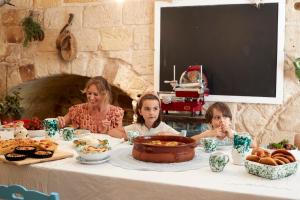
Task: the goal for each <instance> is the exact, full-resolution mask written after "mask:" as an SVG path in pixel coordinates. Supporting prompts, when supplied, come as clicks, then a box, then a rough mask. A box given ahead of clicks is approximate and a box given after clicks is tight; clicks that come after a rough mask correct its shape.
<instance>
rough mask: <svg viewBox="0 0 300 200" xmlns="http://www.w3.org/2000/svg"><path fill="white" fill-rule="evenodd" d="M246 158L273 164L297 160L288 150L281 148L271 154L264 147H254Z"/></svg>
mask: <svg viewBox="0 0 300 200" xmlns="http://www.w3.org/2000/svg"><path fill="white" fill-rule="evenodd" d="M246 160H249V161H253V162H258V163H262V164H265V165H272V166H277V165H284V164H289V163H292V162H295V161H296V159H295V157H294V156H293V154H291V153H290V152H288V151H287V150H284V149H279V150H276V151H274V152H273V153H272V154H270V153H269V152H268V151H266V150H264V149H262V148H256V149H253V150H252V152H251V155H248V156H247V157H246Z"/></svg>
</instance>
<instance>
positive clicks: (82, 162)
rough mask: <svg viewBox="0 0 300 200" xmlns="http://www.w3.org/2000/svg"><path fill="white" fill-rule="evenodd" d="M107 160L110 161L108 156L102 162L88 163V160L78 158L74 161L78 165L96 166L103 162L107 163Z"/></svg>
mask: <svg viewBox="0 0 300 200" xmlns="http://www.w3.org/2000/svg"><path fill="white" fill-rule="evenodd" d="M109 159H110V156H107V157H105V158H104V159H102V160H95V161H89V160H85V159H83V158H81V157H80V156H77V157H76V160H77V161H78V162H79V163H81V164H86V165H97V164H101V163H105V162H107V161H109Z"/></svg>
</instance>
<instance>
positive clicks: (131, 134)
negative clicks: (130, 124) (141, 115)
mask: <svg viewBox="0 0 300 200" xmlns="http://www.w3.org/2000/svg"><path fill="white" fill-rule="evenodd" d="M139 135H140V133H139V132H138V131H128V132H127V138H128V142H129V144H133V140H134V138H136V137H137V136H139Z"/></svg>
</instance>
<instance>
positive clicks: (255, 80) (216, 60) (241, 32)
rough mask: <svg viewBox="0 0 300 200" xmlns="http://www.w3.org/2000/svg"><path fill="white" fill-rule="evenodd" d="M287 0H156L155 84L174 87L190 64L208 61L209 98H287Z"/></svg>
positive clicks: (166, 88)
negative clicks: (284, 91)
mask: <svg viewBox="0 0 300 200" xmlns="http://www.w3.org/2000/svg"><path fill="white" fill-rule="evenodd" d="M284 26H285V1H284V0H262V1H261V3H260V4H259V5H256V4H254V3H253V1H252V3H251V1H249V0H201V1H199V0H180V1H179V0H177V1H176V0H174V1H173V2H156V4H155V56H154V59H155V61H154V63H155V64H154V77H155V78H154V87H155V89H156V90H157V91H163V92H164V91H166V92H167V91H172V87H171V86H170V85H169V84H166V83H164V81H165V80H173V66H174V65H175V66H176V79H177V80H179V78H180V75H181V74H182V73H183V72H184V71H185V69H186V68H187V67H188V66H190V65H203V72H204V73H205V75H206V77H207V79H208V88H209V90H210V95H209V96H208V97H207V98H206V101H223V102H243V103H268V104H280V103H282V101H283V64H284V52H283V50H284Z"/></svg>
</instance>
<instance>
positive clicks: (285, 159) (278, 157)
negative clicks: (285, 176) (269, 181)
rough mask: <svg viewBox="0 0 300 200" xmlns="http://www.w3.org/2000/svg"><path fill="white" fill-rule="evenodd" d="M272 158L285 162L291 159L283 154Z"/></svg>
mask: <svg viewBox="0 0 300 200" xmlns="http://www.w3.org/2000/svg"><path fill="white" fill-rule="evenodd" d="M272 158H273V159H278V160H281V161H283V162H284V164H287V163H290V160H289V159H287V158H285V157H283V156H274V157H272Z"/></svg>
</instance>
